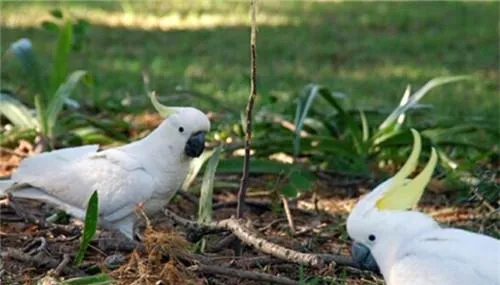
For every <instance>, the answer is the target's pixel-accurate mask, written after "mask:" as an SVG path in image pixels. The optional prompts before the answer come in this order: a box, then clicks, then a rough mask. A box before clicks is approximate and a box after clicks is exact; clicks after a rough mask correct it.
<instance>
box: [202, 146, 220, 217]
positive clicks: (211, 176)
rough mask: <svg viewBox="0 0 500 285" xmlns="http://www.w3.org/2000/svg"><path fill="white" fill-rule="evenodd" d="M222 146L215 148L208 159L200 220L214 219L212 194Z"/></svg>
mask: <svg viewBox="0 0 500 285" xmlns="http://www.w3.org/2000/svg"><path fill="white" fill-rule="evenodd" d="M221 152H222V146H218V147H217V148H215V150H214V153H213V155H212V157H211V158H210V160H209V161H208V165H207V169H206V170H205V174H204V175H203V183H202V185H201V194H200V207H199V209H198V222H200V223H207V222H211V221H212V196H213V190H214V180H215V172H216V170H217V165H218V164H219V157H220V154H221Z"/></svg>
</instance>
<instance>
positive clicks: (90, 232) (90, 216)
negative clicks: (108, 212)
mask: <svg viewBox="0 0 500 285" xmlns="http://www.w3.org/2000/svg"><path fill="white" fill-rule="evenodd" d="M98 220H99V197H98V195H97V191H94V193H93V194H92V196H90V199H89V202H88V203H87V211H86V212H85V224H84V227H83V237H82V242H81V243H80V248H79V249H78V253H77V255H76V258H75V265H76V266H80V264H81V263H82V261H83V257H84V256H85V252H86V251H87V247H88V246H89V243H90V240H92V237H93V236H94V234H95V232H96V230H97V221H98Z"/></svg>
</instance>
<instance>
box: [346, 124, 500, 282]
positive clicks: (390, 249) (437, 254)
mask: <svg viewBox="0 0 500 285" xmlns="http://www.w3.org/2000/svg"><path fill="white" fill-rule="evenodd" d="M412 133H413V137H414V145H413V150H412V153H411V155H410V157H409V159H408V161H407V162H406V163H405V165H404V166H403V167H402V169H401V170H400V171H399V172H398V173H397V174H396V175H395V176H394V177H392V178H390V179H388V180H386V181H385V182H383V183H381V184H380V185H379V186H378V187H376V188H375V189H374V190H373V191H372V192H370V193H369V194H367V195H366V196H365V197H362V198H361V200H360V201H359V202H358V203H357V204H356V206H355V207H354V208H353V209H352V212H351V213H350V215H349V217H348V219H347V232H348V234H349V236H350V237H351V238H352V239H353V240H354V241H355V242H354V244H353V258H354V259H355V260H356V261H357V262H358V263H359V264H360V265H362V266H364V267H366V268H370V269H376V268H377V265H378V268H379V269H380V272H381V273H382V275H383V276H384V279H385V282H386V284H388V285H472V284H474V285H495V284H496V285H499V284H500V241H499V240H497V239H495V238H492V237H489V236H486V235H481V234H476V233H472V232H468V231H465V230H460V229H452V228H442V227H440V226H439V225H438V224H437V223H436V221H434V220H433V219H432V218H431V217H430V216H428V215H425V214H423V213H420V212H417V211H411V209H412V208H413V207H414V206H416V204H417V203H418V201H419V200H420V198H421V196H422V194H423V192H424V189H425V187H426V185H427V183H428V182H429V180H430V179H431V176H432V172H433V171H434V168H435V166H436V162H437V155H436V151H435V150H434V149H432V153H431V157H430V159H429V162H428V163H427V165H426V166H425V168H424V169H423V170H422V172H420V174H418V175H417V176H416V177H415V178H413V179H408V178H407V177H408V176H409V175H410V174H411V173H412V172H413V171H414V169H415V167H416V166H417V162H418V157H419V155H420V150H421V139H420V135H419V134H418V132H417V131H415V130H412Z"/></svg>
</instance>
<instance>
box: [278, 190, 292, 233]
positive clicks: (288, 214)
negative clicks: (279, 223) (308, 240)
mask: <svg viewBox="0 0 500 285" xmlns="http://www.w3.org/2000/svg"><path fill="white" fill-rule="evenodd" d="M281 201H282V202H283V208H284V209H285V214H286V219H287V221H288V226H289V227H290V231H291V232H292V235H294V234H295V224H294V222H293V216H292V212H291V211H290V207H289V206H288V200H287V199H286V198H285V197H281Z"/></svg>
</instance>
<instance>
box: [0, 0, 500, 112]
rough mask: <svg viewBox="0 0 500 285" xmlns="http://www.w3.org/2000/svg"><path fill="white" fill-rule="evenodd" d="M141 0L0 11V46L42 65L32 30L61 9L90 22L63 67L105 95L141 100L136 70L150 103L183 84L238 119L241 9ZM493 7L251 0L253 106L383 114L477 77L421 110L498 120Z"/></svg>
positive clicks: (6, 74)
mask: <svg viewBox="0 0 500 285" xmlns="http://www.w3.org/2000/svg"><path fill="white" fill-rule="evenodd" d="M141 3H142V4H141ZM141 3H139V2H137V1H135V2H134V1H129V2H123V1H122V2H89V3H82V2H72V3H68V2H63V1H59V2H50V3H41V2H36V3H35V2H29V3H28V2H25V3H13V2H8V3H3V4H2V5H3V7H2V15H1V16H2V17H0V18H1V20H0V24H1V28H2V37H1V47H2V50H5V49H6V47H7V46H8V45H9V44H10V43H11V42H13V41H15V40H17V39H19V38H20V37H29V38H31V39H32V40H33V43H34V45H35V48H36V49H37V50H38V52H39V53H40V54H41V55H42V56H47V57H48V56H50V46H51V43H52V42H53V40H54V38H53V35H51V34H49V33H47V32H45V31H41V30H40V29H39V28H38V25H39V24H40V22H41V21H42V20H43V19H46V18H47V17H48V16H47V15H48V13H47V12H48V11H49V10H50V9H52V8H54V7H62V9H63V10H64V11H68V12H70V13H71V14H72V15H75V16H81V17H84V18H86V19H88V20H89V21H90V22H91V24H92V28H91V31H90V35H89V41H88V44H87V47H86V48H85V50H84V51H83V52H82V53H80V54H76V55H75V56H74V57H73V58H72V59H73V62H72V63H71V65H72V68H75V69H76V68H83V69H86V70H89V71H90V72H91V73H92V74H93V75H94V77H95V79H96V84H97V85H98V87H99V93H100V94H103V96H106V98H110V99H112V98H115V99H117V100H121V99H123V98H124V97H126V96H144V94H142V93H143V87H142V79H141V71H142V70H143V69H147V70H149V72H150V73H151V77H152V87H153V88H154V89H156V90H157V91H158V93H159V94H160V95H168V94H169V93H171V92H172V91H173V90H175V89H176V88H180V87H181V88H183V89H188V90H196V91H198V92H201V93H203V94H206V96H212V97H215V98H217V99H219V100H223V101H224V102H225V103H227V104H228V105H230V106H232V107H233V109H234V110H242V109H243V107H244V105H245V103H246V98H247V96H248V90H249V87H248V86H249V68H248V63H249V62H248V61H249V55H248V32H249V30H248V26H247V23H248V19H249V17H248V4H247V3H246V2H245V1H162V2H158V1H145V2H141ZM497 6H498V5H497V4H496V3H461V2H454V3H382V2H377V3H359V2H331V1H327V2H301V1H261V4H260V9H259V21H260V24H259V26H260V27H259V31H258V48H257V49H258V74H259V75H258V88H259V92H260V95H261V96H260V97H259V100H258V104H262V103H265V102H267V100H268V99H269V97H270V96H271V95H273V96H277V97H278V98H279V99H280V100H283V101H284V102H286V101H291V100H294V99H295V97H296V95H297V92H298V91H299V90H301V88H302V87H303V86H304V85H306V84H307V83H310V82H315V83H319V84H323V85H326V86H328V87H329V88H330V89H332V90H336V91H340V92H343V93H345V94H347V95H348V96H350V98H351V100H352V101H354V102H356V105H358V106H368V107H373V108H379V107H387V108H392V107H393V105H394V104H395V103H394V102H396V101H397V100H398V98H400V96H401V90H404V88H405V87H406V85H407V84H412V86H414V87H415V88H416V87H418V86H419V85H421V84H423V83H425V82H426V81H427V80H429V79H430V78H433V77H438V76H445V75H459V74H468V75H472V76H474V78H475V79H476V80H475V81H471V82H467V83H460V84H456V85H452V86H447V87H443V88H439V89H437V90H435V91H433V94H432V95H431V96H428V97H427V98H425V100H424V101H423V103H431V104H435V108H436V110H437V111H436V112H434V113H435V114H438V115H447V116H448V115H449V116H455V117H459V118H460V119H463V118H464V117H467V116H473V115H474V116H477V115H481V116H487V117H490V118H492V119H494V118H498V110H499V109H500V100H498V88H499V84H498V80H497V78H498V76H499V73H498V70H499V69H498V62H499V58H498V40H497V34H496V32H495V29H493V28H491V27H494V26H496V25H497V14H496V10H497V9H496V8H498V7H497ZM20 11H22V13H21V12H20ZM47 62H49V61H47ZM19 78H22V77H19V76H15V73H14V71H13V69H12V68H10V67H9V63H8V61H7V60H2V85H3V86H5V87H8V88H17V87H18V86H19V85H20V84H22V82H21V81H20V80H19ZM85 96H86V94H82V98H83V99H85V98H88V97H85ZM179 103H180V102H179ZM182 103H184V104H192V105H196V106H199V107H202V108H206V109H212V110H215V109H217V108H218V107H219V106H217V105H213V104H206V103H203V102H200V101H197V100H188V99H186V100H184V101H183V102H182ZM124 111H126V110H124Z"/></svg>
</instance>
